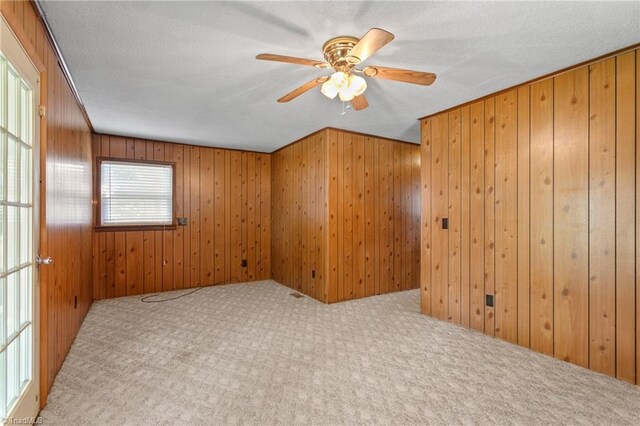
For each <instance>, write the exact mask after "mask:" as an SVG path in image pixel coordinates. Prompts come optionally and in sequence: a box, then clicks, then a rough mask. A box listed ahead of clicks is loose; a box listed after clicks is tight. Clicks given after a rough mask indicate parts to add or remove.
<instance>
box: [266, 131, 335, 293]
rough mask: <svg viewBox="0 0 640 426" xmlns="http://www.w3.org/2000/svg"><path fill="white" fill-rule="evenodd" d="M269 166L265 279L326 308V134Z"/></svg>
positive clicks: (275, 158)
mask: <svg viewBox="0 0 640 426" xmlns="http://www.w3.org/2000/svg"><path fill="white" fill-rule="evenodd" d="M271 162H272V166H271V167H272V171H273V172H272V181H271V182H272V196H273V203H272V206H271V217H272V221H273V223H272V229H273V237H272V240H271V254H272V257H273V262H272V268H271V276H272V278H273V279H274V280H276V281H278V282H279V283H281V284H284V285H286V286H288V287H291V288H293V289H296V290H298V291H300V292H302V293H304V294H306V295H309V296H311V297H313V298H315V299H318V300H321V301H323V302H326V300H327V281H326V279H327V265H328V264H327V258H326V255H327V253H326V248H327V236H326V233H327V192H326V188H327V172H328V170H327V165H328V158H327V132H326V130H323V131H320V132H316V133H314V134H312V135H309V136H307V137H306V138H303V139H301V140H300V141H298V142H296V143H294V144H291V145H289V146H287V147H286V148H284V149H281V150H279V151H276V152H274V153H273V154H272V156H271ZM312 271H315V277H314V276H313V275H312Z"/></svg>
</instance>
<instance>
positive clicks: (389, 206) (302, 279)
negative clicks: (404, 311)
mask: <svg viewBox="0 0 640 426" xmlns="http://www.w3.org/2000/svg"><path fill="white" fill-rule="evenodd" d="M271 160H272V170H273V173H272V192H271V193H272V197H273V202H272V215H271V217H272V221H273V234H272V241H271V244H272V256H273V262H272V276H273V279H275V280H277V281H279V282H280V283H282V284H284V285H287V286H289V287H291V288H293V289H295V290H298V291H300V292H302V293H304V294H307V295H309V296H311V297H314V298H315V299H317V300H320V301H323V302H326V303H333V302H339V301H343V300H351V299H356V298H360V297H366V296H372V295H376V294H383V293H388V292H392V291H400V290H406V289H411V288H418V287H419V270H420V247H419V245H420V239H419V227H420V215H419V212H420V176H419V175H420V147H419V146H418V145H413V144H408V143H404V142H399V141H393V140H389V139H384V138H377V137H375V136H371V135H362V134H358V133H353V132H348V131H341V130H338V129H323V130H321V131H319V132H316V133H314V134H311V135H309V136H307V137H305V138H302V139H300V140H299V141H296V142H294V143H293V144H291V145H288V146H286V147H285V148H282V149H280V150H278V151H276V152H275V153H273V154H272V157H271ZM312 271H315V278H313V272H312Z"/></svg>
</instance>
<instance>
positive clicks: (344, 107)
mask: <svg viewBox="0 0 640 426" xmlns="http://www.w3.org/2000/svg"><path fill="white" fill-rule="evenodd" d="M349 108H351V104H349V103H348V102H343V103H342V112H341V113H340V115H342V116H344V115H347V110H348V109H349Z"/></svg>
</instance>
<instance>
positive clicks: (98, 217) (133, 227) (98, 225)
mask: <svg viewBox="0 0 640 426" xmlns="http://www.w3.org/2000/svg"><path fill="white" fill-rule="evenodd" d="M105 161H109V162H114V163H137V164H148V165H155V166H170V167H171V175H172V182H171V199H172V201H173V202H172V206H171V223H170V224H167V225H145V224H136V223H134V224H130V225H103V224H102V186H101V182H102V173H101V172H102V163H103V162H105ZM95 193H96V199H97V201H96V211H95V218H94V219H95V226H94V229H95V230H96V231H98V232H108V231H112V232H113V231H162V230H172V229H176V227H177V222H176V205H177V203H176V163H175V162H173V161H156V160H142V159H137V158H118V157H96V182H95Z"/></svg>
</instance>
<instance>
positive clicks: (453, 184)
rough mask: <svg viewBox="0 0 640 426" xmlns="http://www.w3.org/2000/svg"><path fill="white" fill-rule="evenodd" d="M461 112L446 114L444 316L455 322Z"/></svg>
mask: <svg viewBox="0 0 640 426" xmlns="http://www.w3.org/2000/svg"><path fill="white" fill-rule="evenodd" d="M460 114H461V111H460V110H459V109H456V110H454V111H452V112H451V113H450V114H448V117H449V141H448V146H449V182H448V186H449V197H448V198H449V204H448V212H447V214H446V215H447V217H448V218H449V231H448V232H447V234H448V236H449V283H448V288H447V293H448V294H447V299H448V301H449V306H448V315H447V317H448V319H449V320H450V321H452V322H454V323H456V324H460V323H461V315H460V313H461V308H460V295H461V292H460V289H461V286H460V273H461V271H462V268H461V260H460V255H461V253H460V251H461V250H460V249H461V238H460V226H461V214H460V211H461V207H462V188H461V175H462V171H461V169H462V164H461V162H462V149H461V124H462V123H461V120H460Z"/></svg>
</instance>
